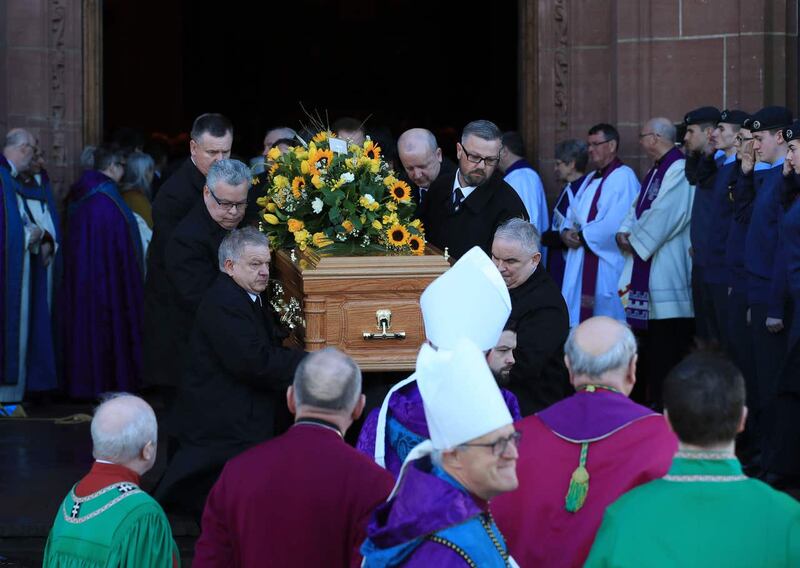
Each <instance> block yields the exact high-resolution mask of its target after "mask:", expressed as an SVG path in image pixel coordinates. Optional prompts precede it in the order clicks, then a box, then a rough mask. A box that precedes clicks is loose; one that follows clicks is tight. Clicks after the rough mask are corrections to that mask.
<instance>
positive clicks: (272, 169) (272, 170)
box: [269, 162, 281, 176]
mask: <svg viewBox="0 0 800 568" xmlns="http://www.w3.org/2000/svg"><path fill="white" fill-rule="evenodd" d="M280 167H281V165H280V164H279V163H278V162H275V163H274V164H272V166H271V167H270V168H269V175H271V176H274V175H275V172H277V171H278V168H280Z"/></svg>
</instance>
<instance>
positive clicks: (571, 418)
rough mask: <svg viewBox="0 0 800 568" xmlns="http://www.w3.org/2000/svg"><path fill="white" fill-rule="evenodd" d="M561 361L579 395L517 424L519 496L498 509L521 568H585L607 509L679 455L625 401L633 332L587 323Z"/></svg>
mask: <svg viewBox="0 0 800 568" xmlns="http://www.w3.org/2000/svg"><path fill="white" fill-rule="evenodd" d="M565 351H566V358H567V366H568V368H569V371H570V381H571V383H572V385H573V386H574V387H575V390H576V393H575V394H574V395H573V396H571V397H569V398H567V399H565V400H562V401H560V402H557V403H556V404H554V405H552V406H550V407H548V408H546V409H544V410H542V411H541V412H539V413H537V414H534V415H532V416H528V417H527V418H525V419H523V420H521V421H520V422H517V423H516V424H515V426H516V427H517V429H518V430H519V431H520V432H521V433H522V439H521V441H520V446H519V455H520V457H519V461H518V464H517V475H518V477H519V488H518V489H517V490H516V491H512V492H510V493H506V494H504V495H500V496H498V497H497V499H495V500H493V501H492V506H491V509H492V512H493V513H494V515H495V516H496V519H497V526H498V527H500V530H501V531H503V534H504V535H505V536H506V538H507V539H508V547H509V551H510V552H511V554H512V555H513V556H514V558H516V559H517V561H518V562H519V563H520V565H521V566H548V567H554V568H558V567H578V566H582V565H583V562H584V561H585V560H586V556H587V555H588V554H589V550H590V548H591V546H592V542H593V541H594V537H595V533H596V532H597V529H598V528H599V526H600V522H601V520H602V518H603V513H604V512H605V509H606V507H608V505H610V504H611V503H613V502H614V501H615V500H616V499H617V497H619V496H620V495H622V494H623V493H625V492H626V491H628V490H629V489H632V488H633V487H636V486H637V485H641V484H642V483H646V482H647V481H650V480H652V479H655V478H658V477H661V476H662V475H664V474H665V473H666V472H667V470H668V469H669V467H670V465H671V463H672V457H673V455H674V453H675V451H676V450H677V439H676V438H675V435H674V434H672V432H671V431H670V429H669V427H668V426H667V423H666V421H665V420H664V417H663V416H662V415H661V414H658V413H656V412H654V411H652V410H650V409H649V408H646V407H644V406H640V405H638V404H636V403H634V402H632V401H631V400H630V399H629V398H628V396H629V395H630V392H631V390H632V389H633V385H634V383H635V382H636V374H635V373H636V357H637V356H636V340H635V338H634V336H633V333H632V332H631V330H630V329H629V328H628V326H627V325H625V324H624V323H621V322H618V321H617V320H614V319H612V318H609V317H604V316H600V317H593V318H590V319H587V320H586V321H584V322H583V323H581V324H580V325H579V326H577V327H575V328H573V330H572V331H571V332H570V335H569V337H568V339H567V343H566V346H565Z"/></svg>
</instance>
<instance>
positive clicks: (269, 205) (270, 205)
mask: <svg viewBox="0 0 800 568" xmlns="http://www.w3.org/2000/svg"><path fill="white" fill-rule="evenodd" d="M277 210H278V206H277V205H275V204H274V203H267V211H269V212H270V213H275V211H277Z"/></svg>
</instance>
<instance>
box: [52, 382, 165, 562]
mask: <svg viewBox="0 0 800 568" xmlns="http://www.w3.org/2000/svg"><path fill="white" fill-rule="evenodd" d="M157 438H158V425H157V423H156V416H155V414H154V413H153V409H152V408H150V405H148V404H147V403H146V402H145V401H144V400H142V399H141V398H139V397H136V396H132V395H128V394H120V395H114V396H112V397H111V398H109V399H107V400H106V401H105V402H103V403H102V404H101V405H100V406H98V407H97V410H96V411H95V415H94V418H93V419H92V442H93V447H94V449H93V454H94V457H95V463H94V465H93V466H92V469H91V471H90V472H89V473H88V474H87V475H86V476H85V477H84V478H83V479H81V480H80V481H79V482H78V483H77V484H76V485H75V486H74V487H73V488H72V489H71V490H70V492H69V494H68V495H67V497H66V498H65V499H64V501H63V502H62V503H61V505H60V506H59V508H58V511H57V512H56V518H55V522H54V524H53V528H52V530H51V531H50V536H49V537H48V539H47V546H46V548H45V551H44V563H43V565H44V567H45V568H56V567H58V568H94V567H98V568H99V567H108V568H111V567H123V566H125V567H131V568H133V567H136V568H138V567H147V568H172V567H176V566H179V564H180V557H179V555H178V548H177V546H176V545H175V541H174V540H173V538H172V530H171V528H170V525H169V522H168V521H167V517H166V515H164V511H163V510H162V509H161V506H160V505H159V504H158V503H157V502H156V501H155V500H154V499H153V498H152V497H150V496H149V495H148V494H147V493H145V492H144V491H142V489H140V488H139V476H140V475H142V474H144V473H145V472H146V471H148V470H149V469H150V468H152V467H153V463H154V462H155V459H156V440H157Z"/></svg>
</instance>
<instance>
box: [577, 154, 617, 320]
mask: <svg viewBox="0 0 800 568" xmlns="http://www.w3.org/2000/svg"><path fill="white" fill-rule="evenodd" d="M622 165H623V164H622V160H620V159H619V158H614V160H613V161H612V162H611V163H610V164H608V165H607V166H606V167H605V168H603V169H602V170H599V171H598V172H597V173H596V174H595V176H597V175H601V176H602V179H601V180H600V185H599V186H597V191H595V192H594V198H593V199H592V205H591V206H590V207H589V215H587V216H586V222H587V223H589V222H591V221H594V220H595V218H596V217H597V202H598V201H599V200H600V194H601V193H602V191H603V184H605V183H606V180H607V179H608V176H610V175H611V172H613V171H614V170H616V169H617V168H619V167H620V166H622ZM589 183H591V180H590V181H589ZM599 264H600V257H598V256H597V255H596V254H595V253H594V252H592V251H591V250H590V249H589V247H584V252H583V274H582V275H581V312H580V321H583V320H586V319H589V318H590V317H592V316H593V315H594V296H595V291H596V290H597V267H598V265H599Z"/></svg>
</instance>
